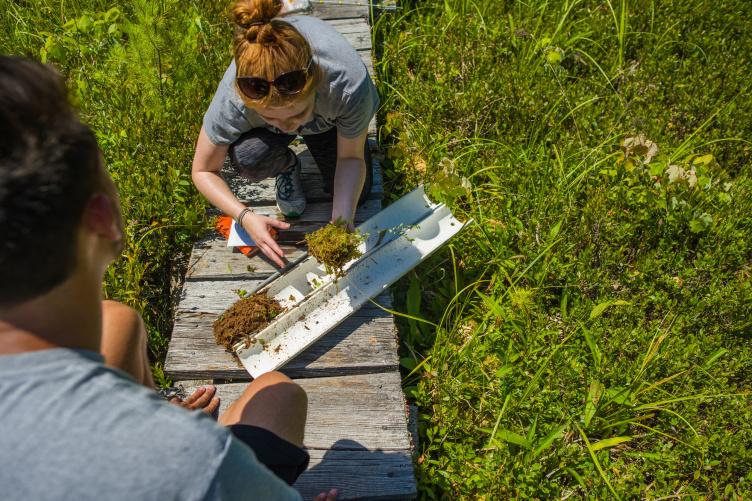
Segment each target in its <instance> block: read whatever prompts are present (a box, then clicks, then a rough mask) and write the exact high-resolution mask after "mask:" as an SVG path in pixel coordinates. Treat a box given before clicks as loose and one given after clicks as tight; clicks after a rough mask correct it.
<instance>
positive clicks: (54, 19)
mask: <svg viewBox="0 0 752 501" xmlns="http://www.w3.org/2000/svg"><path fill="white" fill-rule="evenodd" d="M224 8H225V5H224V3H222V2H213V1H208V0H192V1H180V2H179V1H176V0H162V1H148V0H130V1H127V2H111V1H103V0H68V1H53V0H35V1H33V2H15V1H8V0H0V50H1V51H2V52H3V53H6V54H19V55H27V56H29V57H32V58H35V59H42V60H44V61H47V62H49V63H52V64H54V65H56V66H57V67H58V68H59V69H60V70H61V71H62V72H63V74H64V75H65V76H66V77H67V80H68V84H69V87H70V88H71V93H72V97H73V99H74V100H75V101H76V102H77V103H78V105H79V107H80V109H81V112H82V116H83V119H84V120H85V121H86V122H87V123H89V124H90V125H91V127H92V128H93V129H94V131H95V132H96V133H97V137H98V140H99V144H100V146H101V148H102V150H103V153H104V156H105V161H106V163H107V167H108V168H109V170H110V173H111V174H112V176H113V178H114V180H115V182H116V183H117V185H118V188H119V190H120V195H121V198H122V206H123V214H124V218H125V222H126V228H127V231H126V234H127V240H128V242H127V247H126V249H125V252H124V253H123V256H122V257H121V258H120V259H119V260H118V261H117V262H116V263H115V265H114V266H112V267H111V268H110V269H109V270H108V273H107V276H106V282H105V294H106V295H107V296H108V297H111V298H115V299H118V300H121V301H123V302H125V303H127V304H129V305H132V306H134V307H135V308H136V309H138V310H139V311H140V312H141V313H142V314H143V316H144V318H145V320H146V325H147V329H148V332H149V338H150V343H149V345H150V349H151V355H152V359H153V360H154V361H156V365H155V372H156V375H157V376H161V368H160V361H161V360H162V359H163V357H164V353H165V350H166V347H167V341H168V339H169V333H170V331H171V322H172V314H171V312H172V297H171V293H172V291H173V285H174V284H175V281H176V280H178V279H179V278H180V276H181V272H182V269H181V267H182V266H184V264H185V259H186V256H187V253H188V252H190V247H191V245H192V242H193V241H194V240H195V238H196V237H197V236H198V235H199V234H200V233H201V232H202V231H203V230H204V228H205V227H206V220H205V216H204V202H203V200H202V198H201V197H200V196H199V195H198V194H197V192H196V190H195V189H194V188H193V184H192V183H191V179H190V166H191V160H192V157H193V146H194V141H195V139H196V137H198V131H199V128H200V125H201V119H202V116H203V112H204V110H205V109H206V107H207V106H208V102H209V99H211V96H212V94H213V92H214V89H215V88H216V84H217V82H218V80H219V78H220V77H221V75H222V73H223V71H224V69H225V67H226V64H227V62H228V61H229V59H230V57H231V55H230V51H229V44H230V38H229V35H228V33H229V27H228V24H227V22H226V16H225V12H224Z"/></svg>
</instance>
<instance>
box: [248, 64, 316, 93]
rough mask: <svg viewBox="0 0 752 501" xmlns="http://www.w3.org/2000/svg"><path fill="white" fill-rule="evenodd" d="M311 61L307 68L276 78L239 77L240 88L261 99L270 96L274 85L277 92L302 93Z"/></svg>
mask: <svg viewBox="0 0 752 501" xmlns="http://www.w3.org/2000/svg"><path fill="white" fill-rule="evenodd" d="M311 63H312V61H309V62H308V66H307V67H306V68H305V69H302V70H294V71H288V72H287V73H282V74H281V75H279V76H278V77H277V78H275V79H274V80H267V79H265V78H261V77H237V78H236V81H237V83H238V88H239V89H240V92H242V93H243V94H244V95H245V96H246V97H248V98H250V99H261V98H264V97H266V96H268V95H269V91H271V88H272V86H274V87H276V88H277V92H279V93H280V94H282V95H283V96H294V95H295V94H300V92H301V91H302V90H303V89H304V88H305V85H306V82H307V81H308V71H309V70H310V69H311Z"/></svg>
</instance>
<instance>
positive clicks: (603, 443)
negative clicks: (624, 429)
mask: <svg viewBox="0 0 752 501" xmlns="http://www.w3.org/2000/svg"><path fill="white" fill-rule="evenodd" d="M630 440H632V437H611V438H606V439H604V440H599V441H598V442H596V443H594V444H593V445H592V449H593V452H595V451H599V450H601V449H608V448H609V447H613V446H615V445H619V444H623V443H624V442H629V441H630Z"/></svg>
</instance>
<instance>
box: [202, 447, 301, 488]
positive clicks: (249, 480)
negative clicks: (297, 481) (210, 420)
mask: <svg viewBox="0 0 752 501" xmlns="http://www.w3.org/2000/svg"><path fill="white" fill-rule="evenodd" d="M228 442H229V443H228V446H227V452H226V454H225V456H224V458H223V460H222V462H221V463H220V465H219V467H218V468H217V472H216V475H215V476H214V480H213V481H212V483H211V485H210V487H209V490H208V492H207V494H206V497H205V499H206V500H207V501H220V500H222V501H230V500H243V499H268V500H290V501H300V499H301V497H300V494H299V493H298V491H296V490H295V489H293V488H292V487H290V486H288V485H287V484H286V483H285V482H284V481H282V480H281V479H280V478H279V477H277V476H276V475H274V473H272V472H271V471H269V470H268V469H267V468H266V467H265V466H264V465H262V464H261V463H259V462H258V460H257V459H256V457H255V455H254V454H253V451H252V450H251V449H250V448H249V447H248V446H246V445H245V444H244V443H242V442H240V441H239V440H237V439H236V438H235V437H233V436H230V437H229V440H228Z"/></svg>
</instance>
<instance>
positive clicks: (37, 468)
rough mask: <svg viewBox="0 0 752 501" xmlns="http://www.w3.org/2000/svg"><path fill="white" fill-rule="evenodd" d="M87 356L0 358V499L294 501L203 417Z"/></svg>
mask: <svg viewBox="0 0 752 501" xmlns="http://www.w3.org/2000/svg"><path fill="white" fill-rule="evenodd" d="M102 360H103V359H102V356H101V355H99V354H97V353H93V352H90V351H85V350H69V349H62V348H60V349H51V350H43V351H35V352H29V353H23V354H19V355H2V356H0V395H2V397H0V429H2V433H0V486H2V488H1V490H0V498H2V499H8V500H17V499H18V500H27V499H34V500H47V499H49V500H52V499H55V500H61V499H63V500H65V499H70V500H77V501H78V500H89V499H91V500H102V499H107V500H115V501H118V500H132V499H139V500H155V501H166V500H194V499H195V500H219V499H227V500H230V499H232V500H235V499H238V500H240V499H285V500H287V499H294V500H297V499H300V495H299V494H298V493H297V492H296V491H295V490H293V489H292V488H290V487H289V486H288V485H287V484H285V483H284V482H283V481H282V480H280V479H279V478H277V477H276V476H275V475H274V474H273V473H271V472H270V471H269V470H267V469H266V467H264V466H263V465H261V464H260V463H259V462H258V461H257V460H256V457H255V456H254V454H253V451H251V449H250V448H248V447H247V446H246V445H245V444H243V443H242V442H240V441H238V440H237V439H235V438H234V437H233V435H232V434H231V433H230V432H229V431H228V430H227V429H225V428H223V427H221V426H219V425H218V424H217V423H215V422H214V421H213V420H212V419H211V418H210V417H209V416H207V415H206V414H205V413H203V412H200V411H192V412H191V411H187V410H185V409H181V408H179V407H177V406H175V405H173V404H169V403H167V402H165V401H164V400H162V399H161V398H159V397H158V396H157V395H156V394H155V393H154V391H151V390H149V389H147V388H144V387H143V386H141V385H138V384H136V383H135V382H134V381H133V380H132V379H131V378H129V377H128V376H127V375H125V374H124V373H122V372H119V371H116V370H113V369H110V368H108V367H106V366H105V365H104V364H103V363H102Z"/></svg>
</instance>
